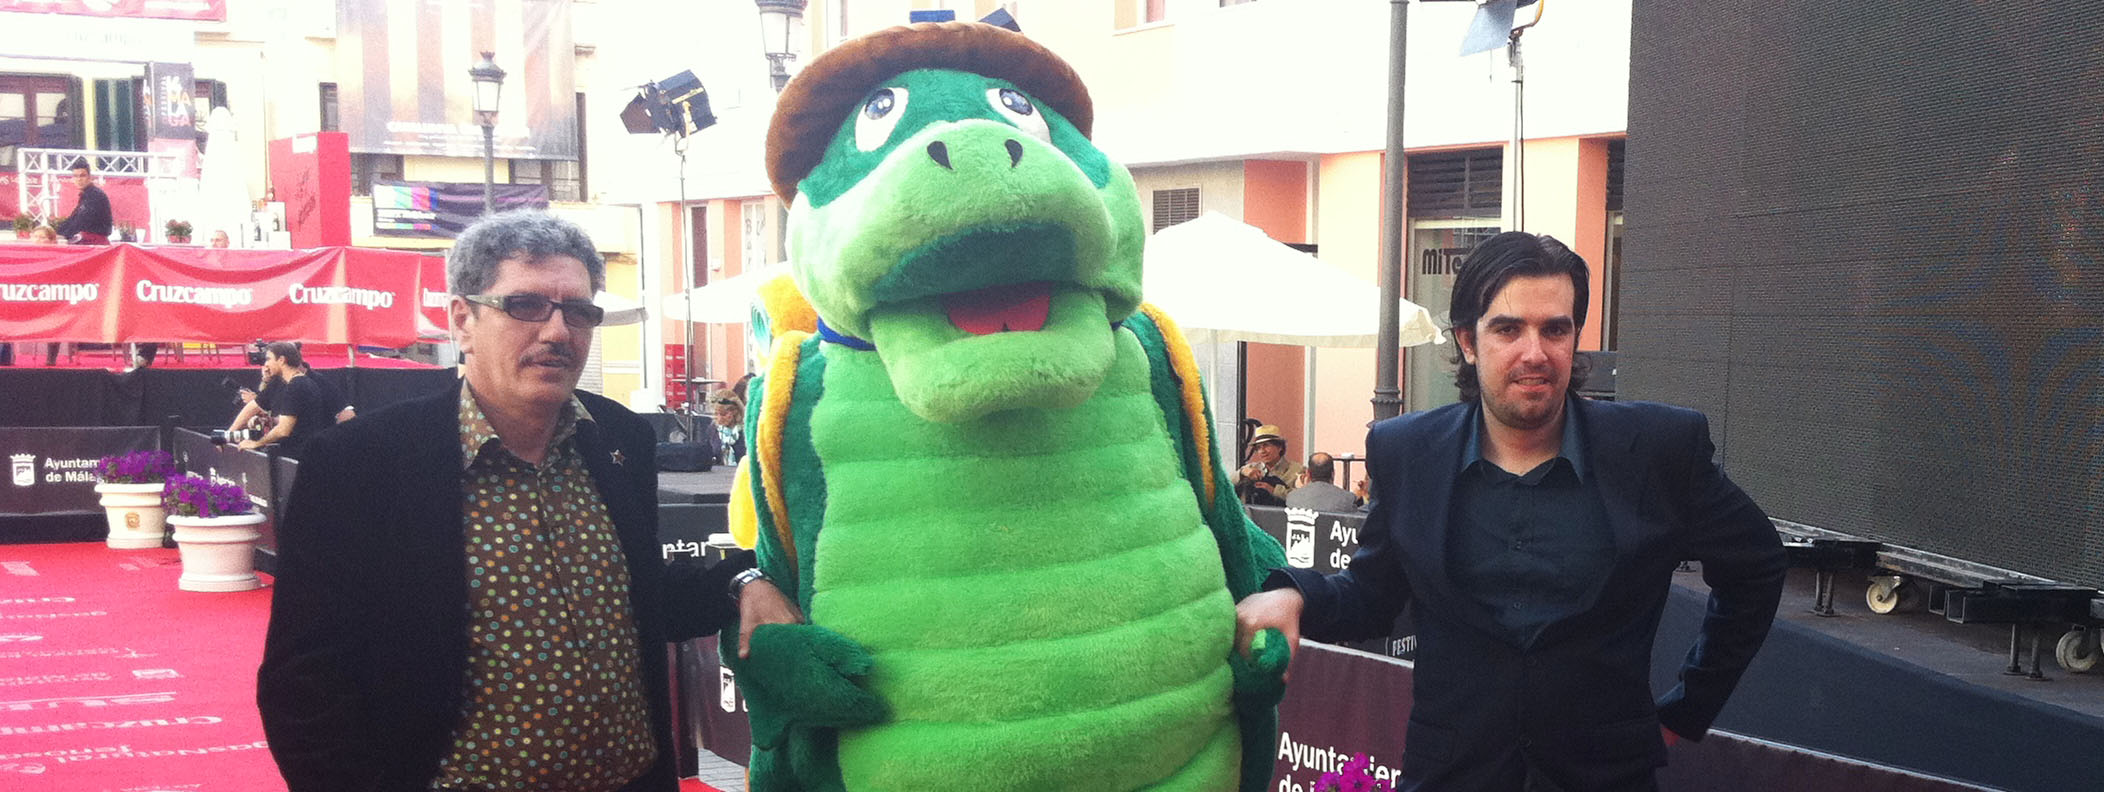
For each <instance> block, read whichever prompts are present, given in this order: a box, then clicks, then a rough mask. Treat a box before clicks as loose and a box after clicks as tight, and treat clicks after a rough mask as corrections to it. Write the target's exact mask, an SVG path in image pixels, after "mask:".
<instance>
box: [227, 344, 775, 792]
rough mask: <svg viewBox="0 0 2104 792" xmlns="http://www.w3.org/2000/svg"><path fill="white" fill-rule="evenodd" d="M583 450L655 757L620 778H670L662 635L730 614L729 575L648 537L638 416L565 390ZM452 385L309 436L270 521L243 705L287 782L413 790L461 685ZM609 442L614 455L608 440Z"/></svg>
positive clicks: (658, 791)
mask: <svg viewBox="0 0 2104 792" xmlns="http://www.w3.org/2000/svg"><path fill="white" fill-rule="evenodd" d="M578 396H579V398H580V399H582V400H583V401H584V404H585V408H586V409H587V410H589V411H590V412H591V414H592V416H593V418H594V420H593V421H580V422H578V425H577V434H576V442H577V449H578V451H579V452H580V453H581V455H582V456H583V457H584V460H585V463H586V467H587V468H588V469H589V470H590V472H591V476H592V479H593V480H594V481H595V482H597V483H598V486H599V493H600V495H601V497H603V498H604V499H605V501H606V507H607V513H608V515H609V517H610V518H611V519H612V520H613V523H614V528H615V530H616V532H617V533H618V534H619V535H620V538H621V546H622V550H623V551H624V552H625V554H626V555H627V557H628V567H629V577H630V590H629V602H630V605H631V606H632V607H633V608H634V613H635V619H636V625H637V629H638V631H639V632H640V636H639V637H640V641H639V646H640V647H641V650H642V651H641V652H640V654H641V655H642V656H641V657H640V658H638V659H637V672H638V673H640V674H641V675H642V679H643V685H644V694H645V696H646V697H647V698H648V699H649V702H650V712H651V723H652V727H653V730H654V731H655V732H656V738H657V743H658V758H657V763H656V764H655V765H653V766H652V767H651V769H650V770H649V771H648V772H647V773H646V774H645V775H644V776H643V777H642V778H641V779H639V780H638V781H637V782H636V783H632V784H630V785H629V787H628V789H631V790H639V791H640V790H649V791H650V792H672V791H673V790H674V789H676V788H677V785H678V780H677V778H676V771H675V768H676V767H677V762H676V756H675V754H674V753H673V747H672V731H671V719H670V717H669V716H668V714H667V713H668V712H669V709H668V705H669V703H670V702H669V701H668V698H669V693H668V688H669V682H668V678H667V676H666V674H667V670H666V651H665V643H666V642H668V641H677V640H685V639H687V638H691V637H695V636H700V635H706V634H709V633H712V632H715V631H716V630H717V629H719V628H720V627H722V626H723V625H724V624H726V623H729V622H730V621H731V620H733V619H735V618H736V616H737V611H736V606H735V605H734V604H732V602H731V601H730V599H729V597H728V595H727V591H728V584H729V577H730V576H731V575H733V574H736V573H737V572H738V571H740V570H742V569H744V568H747V567H750V566H751V565H752V562H751V560H750V559H751V557H750V555H749V554H747V555H745V556H742V557H734V558H732V559H730V560H728V561H725V562H723V563H718V564H717V565H715V566H714V567H711V568H709V569H708V570H706V571H703V570H701V569H699V568H698V567H695V566H691V565H674V566H670V567H667V566H666V565H665V564H664V562H663V561H662V558H663V556H662V554H661V552H660V550H659V546H658V541H657V507H656V504H657V469H656V466H655V464H654V461H653V455H654V452H655V450H656V436H655V435H654V434H653V433H652V431H651V429H650V426H649V425H648V424H646V423H644V422H643V420H642V419H640V418H637V417H636V416H635V414H633V413H631V412H629V411H628V410H626V409H623V408H622V407H620V406H619V405H616V404H614V403H613V402H611V401H608V400H606V399H604V398H601V397H598V396H594V395H592V394H589V393H580V394H578ZM459 398H460V391H459V385H457V384H456V385H455V386H453V387H451V388H447V389H446V390H445V392H443V393H439V394H434V395H432V396H428V397H423V398H419V399H415V400H412V401H408V402H403V403H401V404H398V405H395V406H392V407H389V408H387V409H385V410H381V411H379V412H378V413H375V414H373V415H369V416H364V417H361V418H359V419H358V420H356V421H351V422H349V423H345V424H342V425H341V426H338V427H335V428H332V429H330V430H328V431H325V432H323V433H322V434H320V435H318V436H316V437H315V438H314V439H313V440H312V441H310V442H309V443H308V445H307V449H306V453H305V454H304V455H303V456H302V459H301V462H300V466H299V477H298V478H297V479H296V480H295V481H294V483H293V488H292V493H291V496H290V499H289V501H288V503H287V506H286V509H285V513H284V516H283V519H282V520H281V521H280V524H279V526H278V531H277V538H278V574H277V581H276V590H275V591H274V592H273V597H272V601H271V614H270V630H269V634H268V637H267V638H266V639H265V644H264V650H263V665H262V669H261V670H260V671H259V672H258V674H257V678H256V704H257V707H258V709H259V710H260V711H261V713H262V717H263V730H264V733H265V735H266V736H267V737H268V738H269V740H270V751H271V754H272V755H273V756H275V757H276V758H277V762H278V768H279V770H280V771H281V772H282V773H283V774H284V776H285V782H286V786H287V787H288V788H289V789H290V790H291V791H292V792H336V791H341V792H351V791H352V790H359V791H361V792H373V791H379V790H386V791H387V792H412V790H414V791H417V792H421V790H425V789H427V788H429V786H430V782H431V779H432V778H433V777H435V776H436V775H437V773H438V764H439V762H440V760H441V759H443V758H444V755H445V753H446V752H447V750H448V749H449V748H450V747H451V745H452V732H453V728H454V726H455V725H456V723H457V722H458V721H459V720H460V717H461V710H462V707H463V706H464V702H465V699H466V691H465V689H464V688H465V686H466V681H467V676H466V674H467V656H468V627H469V624H468V621H469V619H468V614H469V607H468V590H467V550H466V544H465V543H466V539H465V533H464V530H463V528H462V526H461V497H462V496H461V488H462V483H461V476H462V469H461V463H462V460H461V451H460V429H459V421H458V414H457V411H458V408H459ZM617 454H618V456H617Z"/></svg>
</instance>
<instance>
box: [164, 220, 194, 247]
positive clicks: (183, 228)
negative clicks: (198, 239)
mask: <svg viewBox="0 0 2104 792" xmlns="http://www.w3.org/2000/svg"><path fill="white" fill-rule="evenodd" d="M164 230H166V231H167V232H168V241H170V242H173V243H175V244H178V245H187V244H189V243H190V224H189V223H185V222H183V221H181V220H170V221H168V225H167V226H166V228H165V229H164Z"/></svg>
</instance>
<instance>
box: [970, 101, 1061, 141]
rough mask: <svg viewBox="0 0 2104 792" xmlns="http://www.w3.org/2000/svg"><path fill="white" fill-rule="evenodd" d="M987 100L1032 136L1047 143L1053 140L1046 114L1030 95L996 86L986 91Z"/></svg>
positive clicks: (1010, 121) (1002, 115) (1004, 116)
mask: <svg viewBox="0 0 2104 792" xmlns="http://www.w3.org/2000/svg"><path fill="white" fill-rule="evenodd" d="M986 100H987V102H989V103H991V104H992V105H993V106H994V110H995V111H996V112H999V113H1000V114H1001V117H1002V118H1006V119H1008V122H1009V123H1011V124H1014V125H1016V126H1017V127H1019V128H1021V129H1022V130H1023V131H1024V132H1028V133H1030V136H1031V137H1034V138H1037V139H1038V140H1042V141H1045V142H1047V143H1050V142H1052V129H1051V128H1050V127H1047V126H1045V114H1044V113H1040V112H1038V111H1037V106H1036V105H1033V104H1031V103H1030V97H1028V96H1024V95H1023V92H1022V91H1018V90H1016V89H1014V88H994V89H991V90H988V91H987V92H986Z"/></svg>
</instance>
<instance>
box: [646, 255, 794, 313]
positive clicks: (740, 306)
mask: <svg viewBox="0 0 2104 792" xmlns="http://www.w3.org/2000/svg"><path fill="white" fill-rule="evenodd" d="M787 272H789V262H786V261H784V262H780V263H776V264H769V265H767V266H765V267H761V268H759V269H756V270H752V271H750V272H741V273H739V274H736V275H732V276H730V277H728V278H724V279H722V280H718V281H711V282H710V283H709V284H708V285H705V286H702V287H701V288H698V289H693V290H691V291H689V292H688V293H687V294H670V295H666V296H665V299H664V301H663V302H661V303H659V307H661V308H663V309H664V312H663V316H664V317H665V318H666V319H672V320H681V319H685V318H687V298H688V297H689V296H691V297H693V299H694V321H696V322H706V323H711V324H744V323H746V322H747V321H748V320H750V319H751V318H752V307H753V303H754V302H755V301H756V300H758V299H759V295H760V286H761V285H762V284H765V283H766V282H768V281H770V280H773V279H774V276H776V275H782V274H785V273H787Z"/></svg>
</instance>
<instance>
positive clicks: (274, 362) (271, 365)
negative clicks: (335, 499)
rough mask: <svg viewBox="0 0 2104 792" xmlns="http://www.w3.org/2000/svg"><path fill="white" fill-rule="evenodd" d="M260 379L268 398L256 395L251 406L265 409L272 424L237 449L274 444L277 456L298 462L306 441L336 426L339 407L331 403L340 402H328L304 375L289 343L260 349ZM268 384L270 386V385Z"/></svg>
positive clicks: (324, 393) (295, 347) (323, 389)
mask: <svg viewBox="0 0 2104 792" xmlns="http://www.w3.org/2000/svg"><path fill="white" fill-rule="evenodd" d="M263 378H264V381H265V382H266V383H267V384H269V387H268V388H266V389H265V392H266V393H267V394H268V397H267V398H266V397H265V395H264V394H257V396H256V400H255V401H254V402H253V403H251V406H252V407H256V408H258V409H268V410H269V411H270V414H271V416H272V423H271V425H270V428H269V429H268V430H267V431H265V432H264V433H263V436H262V437H258V438H255V439H250V440H243V441H241V447H242V448H247V449H255V448H261V447H263V446H266V445H272V444H275V445H276V446H277V452H278V455H279V456H285V457H291V458H293V459H298V458H299V454H300V449H301V447H302V446H304V445H306V442H307V438H310V437H313V436H314V435H316V434H319V433H320V432H321V430H323V429H327V428H329V427H331V426H335V425H336V412H337V410H338V409H339V408H341V407H342V406H343V405H341V404H336V403H333V402H338V401H341V399H340V398H332V397H331V396H330V395H329V390H328V389H327V388H326V387H325V386H323V385H322V384H321V383H320V381H318V380H316V379H315V378H313V377H310V376H308V375H307V369H306V365H305V362H304V361H303V360H301V358H300V348H299V345H298V344H294V343H292V342H290V341H273V342H271V344H270V345H269V346H267V347H264V352H263ZM272 380H275V383H274V384H270V383H271V381H272ZM249 414H250V411H249V409H248V408H243V409H242V415H243V416H247V415H249ZM240 422H241V419H240V418H236V419H235V427H234V428H235V429H239V428H240ZM230 434H231V432H230Z"/></svg>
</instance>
